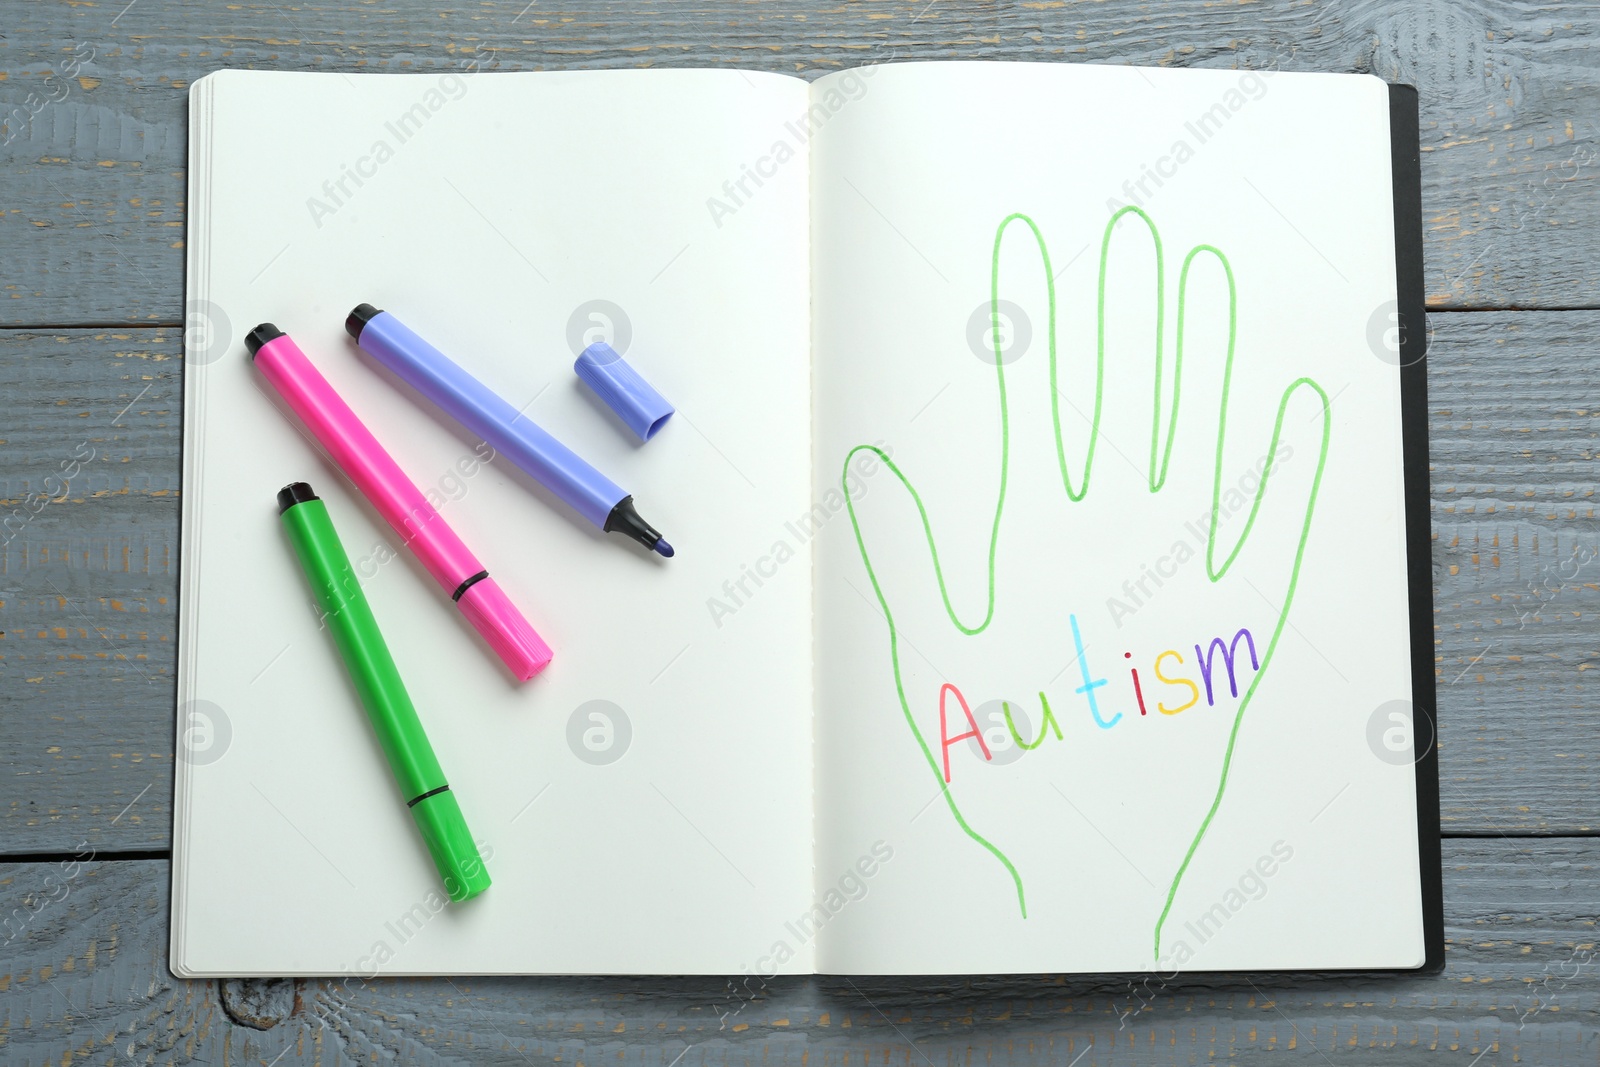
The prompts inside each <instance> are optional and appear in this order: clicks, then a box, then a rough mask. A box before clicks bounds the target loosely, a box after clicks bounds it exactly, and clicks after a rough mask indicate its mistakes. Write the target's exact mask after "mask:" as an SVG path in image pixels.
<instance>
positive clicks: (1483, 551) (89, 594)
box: [0, 0, 1600, 1067]
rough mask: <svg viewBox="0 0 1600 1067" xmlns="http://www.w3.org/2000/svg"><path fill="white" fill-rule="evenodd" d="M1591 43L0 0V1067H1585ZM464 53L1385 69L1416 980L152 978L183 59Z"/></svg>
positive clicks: (1167, 27)
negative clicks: (1429, 586) (1422, 773)
mask: <svg viewBox="0 0 1600 1067" xmlns="http://www.w3.org/2000/svg"><path fill="white" fill-rule="evenodd" d="M563 5H566V6H563ZM1597 44H1600V8H1597V7H1595V6H1579V5H1576V4H1569V5H1562V4H1540V3H1535V2H1532V0H1474V2H1472V3H1449V2H1446V0H1423V2H1420V3H1415V4H1391V3H1381V2H1377V0H1356V2H1324V0H1274V2H1272V3H1259V2H1257V3H1251V2H1241V3H1236V4H1235V3H1227V4H1223V3H1211V2H1209V0H1177V2H1173V3H1166V4H1159V5H1158V4H1154V3H1144V2H1135V0H1102V2H1097V3H1085V2H1081V0H1037V2H1027V3H1019V2H1002V0H932V2H929V0H909V2H908V3H903V4H902V3H898V2H894V0H863V2H857V0H845V2H841V3H833V4H822V3H813V2H809V0H778V2H768V3H757V2H754V0H691V2H686V3H681V4H672V5H659V6H651V5H649V4H646V5H638V6H634V5H625V4H622V3H610V2H607V0H533V2H531V3H530V2H528V0H473V2H472V3H471V4H466V5H462V6H460V7H457V8H443V9H440V8H437V7H434V6H432V5H428V4H423V3H419V2H416V0H385V2H383V3H378V2H374V0H362V2H359V3H332V2H326V0H301V2H295V0H263V2H256V0H240V2H237V3H230V4H227V5H226V6H223V5H215V6H213V5H207V4H201V3H198V2H196V0H133V2H132V3H127V2H126V0H110V2H109V3H98V2H95V3H91V2H89V0H65V2H60V3H31V2H30V3H24V2H22V0H0V124H4V125H5V127H6V128H5V130H4V131H3V132H0V159H3V160H4V167H3V169H0V390H3V398H4V399H3V402H0V405H3V406H0V498H3V499H0V631H3V632H0V714H3V719H0V764H3V768H4V773H3V774H0V924H3V930H0V938H3V946H4V947H3V950H0V1061H3V1062H5V1063H8V1064H9V1063H16V1064H35V1063H36V1064H44V1063H51V1064H58V1063H60V1064H64V1063H70V1062H78V1061H82V1062H89V1063H123V1062H140V1063H167V1062H206V1063H210V1062H215V1063H263V1064H266V1063H275V1064H284V1065H287V1064H298V1063H335V1062H345V1061H352V1062H353V1061H363V1062H366V1061H374V1062H376V1061H384V1062H390V1061H398V1062H419V1063H433V1062H453V1063H503V1064H518V1063H537V1064H545V1063H556V1062H560V1063H574V1064H585V1063H587V1064H628V1065H640V1067H650V1065H660V1067H668V1065H681V1067H698V1065H700V1064H724V1063H737V1064H762V1065H772V1067H790V1065H793V1067H806V1065H810V1067H822V1065H825V1064H828V1065H832V1064H839V1065H846V1064H856V1063H859V1064H863V1065H870V1064H895V1065H918V1064H928V1065H930V1067H933V1065H938V1067H944V1065H947V1064H987V1063H999V1064H1008V1063H1035V1062H1037V1063H1052V1064H1075V1065H1078V1067H1090V1065H1094V1064H1108V1063H1127V1064H1134V1063H1141V1064H1148V1063H1193V1062H1198V1061H1203V1060H1221V1059H1230V1060H1235V1061H1247V1062H1254V1061H1257V1060H1262V1059H1266V1058H1268V1057H1271V1056H1274V1055H1286V1056H1298V1057H1299V1058H1301V1059H1303V1060H1309V1061H1332V1060H1334V1059H1339V1060H1342V1061H1354V1062H1377V1061H1382V1062H1407V1063H1410V1062H1422V1061H1427V1062H1450V1063H1459V1064H1462V1065H1463V1067H1469V1065H1473V1064H1492V1063H1510V1062H1519V1063H1533V1064H1567V1063H1588V1064H1593V1063H1596V1062H1597V1061H1600V978H1597V965H1600V961H1597V960H1596V945H1595V941H1596V913H1597V911H1600V905H1597V891H1596V875H1597V871H1600V842H1597V841H1596V840H1595V835H1596V826H1597V823H1600V818H1597V814H1596V806H1597V805H1596V790H1595V787H1594V785H1593V784H1592V778H1593V777H1594V775H1595V773H1596V770H1597V768H1596V765H1595V761H1596V755H1597V754H1600V740H1597V737H1600V735H1597V726H1600V701H1597V700H1596V699H1595V698H1594V697H1593V696H1591V695H1590V693H1589V691H1588V689H1587V685H1586V683H1587V682H1588V681H1589V680H1590V678H1591V677H1592V676H1590V675H1588V674H1587V672H1588V671H1589V670H1590V669H1593V668H1597V667H1600V631H1597V630H1596V628H1595V626H1594V625H1593V624H1592V623H1591V621H1590V620H1591V619H1592V618H1593V617H1594V612H1595V611H1596V610H1597V609H1600V560H1597V558H1596V557H1597V556H1600V524H1597V522H1596V516H1595V496H1594V494H1595V489H1594V476H1593V474H1594V469H1595V468H1594V463H1595V451H1596V443H1597V422H1600V395H1597V392H1600V390H1597V387H1600V341H1597V340H1596V335H1597V332H1600V196H1597V195H1596V194H1597V190H1600V183H1597V180H1596V174H1597V173H1600V140H1597V125H1600V63H1596V61H1595V58H1594V53H1593V51H1592V50H1593V49H1594V48H1595V47H1596V45H1597ZM482 49H492V50H493V51H494V55H495V59H496V61H497V63H498V65H499V67H500V69H506V70H518V69H529V70H534V69H556V68H568V67H632V66H690V65H702V66H740V67H749V68H759V69H763V70H774V71H786V72H796V73H800V74H803V75H807V76H813V75H818V74H821V73H824V72H827V71H830V70H834V69H837V68H839V67H841V66H848V65H850V64H852V63H854V62H858V61H861V60H863V59H865V58H866V57H869V56H874V55H876V56H880V57H881V56H883V55H885V54H888V55H892V56H893V57H894V58H895V59H901V60H907V59H947V58H995V59H1032V60H1049V61H1076V62H1085V61H1087V62H1110V63H1140V64H1173V65H1186V66H1208V67H1228V68H1233V67H1239V68H1250V67H1264V66H1269V65H1276V66H1278V67H1280V68H1282V69H1288V70H1330V71H1364V72H1370V73H1373V74H1377V75H1380V76H1382V77H1384V78H1387V79H1390V80H1397V81H1406V82H1410V83H1413V84H1415V85H1417V86H1418V87H1419V89H1420V91H1421V98H1422V123H1423V131H1422V140H1423V153H1424V155H1423V184H1424V189H1423V198H1424V199H1423V203H1424V223H1425V231H1426V242H1427V245H1426V253H1427V289H1428V300H1429V306H1430V309H1431V325H1432V329H1433V331H1434V340H1433V347H1432V350H1431V354H1430V357H1429V365H1430V368H1429V376H1430V383H1429V388H1430V391H1431V405H1430V406H1431V410H1432V424H1431V433H1432V439H1433V455H1432V469H1433V476H1432V477H1433V485H1432V501H1433V529H1434V557H1433V559H1434V573H1435V580H1436V587H1435V590H1436V591H1435V604H1436V643H1437V648H1438V677H1439V686H1440V702H1441V707H1440V717H1441V719H1442V726H1441V731H1440V739H1439V746H1440V767H1441V776H1442V779H1443V781H1442V786H1443V790H1442V792H1443V810H1444V825H1445V830H1446V835H1447V840H1446V841H1445V847H1444V857H1445V859H1444V862H1445V916H1446V923H1447V930H1446V933H1447V937H1448V941H1449V965H1448V969H1447V970H1446V971H1445V973H1444V974H1443V975H1442V976H1440V977H1435V978H1410V979H1385V978H1374V979H1365V980H1363V979H1342V980H1338V981H1328V980H1305V981H1294V980H1287V979H1284V980H1273V981H1270V982H1260V981H1257V982H1250V981H1244V980H1239V981H1234V982H1227V983H1220V984H1219V983H1215V982H1213V983H1203V982H1198V981H1195V980H1180V981H1178V982H1175V983H1173V984H1171V985H1169V986H1167V987H1166V988H1164V989H1162V990H1160V991H1159V992H1158V993H1156V994H1154V995H1151V996H1146V997H1143V998H1141V997H1139V996H1135V995H1133V993H1132V992H1131V991H1130V990H1129V989H1128V988H1127V986H1126V985H1120V986H1119V985H1118V984H1116V983H1114V982H1110V983H1108V982H1102V983H1091V982H1084V981H1077V980H1066V979H1059V978H1026V979H1003V978H993V979H991V978H973V979H968V980H956V981H947V980H940V981H934V980H910V981H908V980H894V981H890V980H872V981H866V980H856V981H849V980H841V979H826V978H824V979H815V980H792V981H776V982H773V983H771V984H769V985H768V986H766V987H765V988H763V989H761V990H759V992H757V993H755V994H749V993H743V994H738V995H736V994H735V993H734V992H733V991H732V989H731V987H730V985H729V984H728V983H727V982H726V981H723V980H720V979H689V980H671V979H611V980H597V979H586V980H570V979H526V980H463V979H456V980H454V981H450V980H445V979H440V980H435V981H411V980H395V981H375V982H369V983H359V982H358V983H351V984H349V985H344V984H337V983H333V982H324V981H303V982H297V981H268V982H221V983H219V982H183V981H179V980H176V979H174V978H173V977H172V975H171V974H170V973H169V972H168V970H167V965H166V941H167V886H168V856H169V851H168V850H169V848H170V840H171V798H172V762H173V745H174V724H173V702H174V647H173V645H174V641H173V635H174V625H175V619H176V593H177V582H176V537H177V528H178V493H179V476H178V472H179V427H180V398H181V383H182V367H183V361H182V352H181V342H182V333H183V329H184V323H185V318H184V301H183V247H184V228H183V226H184V189H185V186H184V165H185V133H186V131H185V101H186V97H187V90H188V86H189V84H190V83H191V82H192V81H194V80H195V79H196V78H199V77H200V76H201V75H203V74H205V73H207V72H208V71H211V70H215V69H217V68H218V67H223V66H240V67H263V68H285V69H295V70H386V71H405V70H421V71H427V70H441V71H442V70H445V69H454V68H455V66H456V64H457V62H458V59H459V57H460V56H461V55H463V54H470V53H472V52H473V51H475V50H482ZM1334 137H1335V135H1334V134H1333V132H1332V131H1330V140H1329V143H1330V146H1332V145H1334V144H1336V141H1335V140H1334ZM615 147H616V148H617V150H618V151H625V146H615ZM1305 299H1306V300H1307V301H1308V302H1309V301H1314V300H1316V299H1317V295H1316V293H1314V292H1308V293H1306V294H1305ZM1356 858H1358V857H1352V859H1356ZM238 921H240V922H249V921H251V919H250V916H249V915H243V914H242V915H240V916H239V920H238Z"/></svg>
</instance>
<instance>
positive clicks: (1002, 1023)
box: [0, 839, 1600, 1067]
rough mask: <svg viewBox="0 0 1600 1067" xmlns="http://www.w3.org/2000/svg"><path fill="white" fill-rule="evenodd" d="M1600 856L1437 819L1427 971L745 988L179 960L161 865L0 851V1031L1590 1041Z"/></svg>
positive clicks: (1185, 1056)
mask: <svg viewBox="0 0 1600 1067" xmlns="http://www.w3.org/2000/svg"><path fill="white" fill-rule="evenodd" d="M1597 876H1600V842H1596V841H1594V840H1591V839H1568V840H1537V839H1527V840H1520V841H1510V840H1492V841H1450V842H1446V845H1445V902H1446V903H1445V914H1446V936H1447V939H1448V964H1447V969H1446V971H1445V973H1444V974H1443V975H1440V976H1438V977H1433V978H1414V977H1401V978H1341V979H1322V980H1301V981H1295V980H1292V979H1286V978H1278V979H1262V980H1247V979H1232V980H1222V981H1215V980H1213V981H1202V980H1199V979H1194V978H1189V977H1186V976H1178V977H1177V978H1175V979H1173V980H1172V981H1170V982H1168V983H1165V984H1162V983H1161V982H1159V981H1152V982H1151V983H1150V984H1149V985H1148V986H1147V985H1146V984H1145V983H1143V982H1139V983H1130V982H1128V981H1127V980H1122V981H1120V982H1119V981H1115V980H1101V981H1085V980H1082V979H1072V980H1067V979H1063V978H1059V977H1051V976H1028V977H1005V976H991V977H975V978H955V979H934V978H918V979H885V978H856V979H847V978H830V977H822V978H816V979H800V978H796V979H785V980H781V981H776V980H775V981H770V982H767V983H765V984H764V985H763V984H762V983H761V982H760V981H759V980H755V979H752V980H750V982H749V990H748V991H744V990H743V987H742V986H739V985H735V984H734V983H733V982H731V981H728V980H722V979H710V978H687V979H675V978H599V979H595V978H586V979H562V978H547V979H539V978H525V979H470V978H456V979H428V980H420V979H386V980H374V981H365V980H363V979H362V978H361V977H360V976H359V975H356V974H352V975H351V976H350V977H348V978H346V979H331V980H328V979H324V980H305V981H294V980H271V981H250V982H232V981H230V982H215V981H204V982H184V981H179V980H177V979H174V978H173V977H172V975H171V974H170V973H169V972H168V970H167V966H166V943H167V924H166V921H165V918H166V909H167V877H168V875H167V865H166V863H164V862H161V861H121V862H106V861H91V862H87V863H84V864H81V865H78V866H76V867H72V866H69V865H63V864H58V863H25V864H10V865H7V866H6V867H4V868H3V869H0V916H3V917H5V921H6V922H9V923H10V926H9V928H7V929H5V931H4V934H3V935H0V936H5V937H7V938H8V941H7V944H6V952H5V963H4V964H0V1049H3V1050H4V1057H5V1059H6V1061H7V1062H8V1063H16V1064H42V1063H52V1064H54V1063H62V1062H67V1061H68V1060H69V1059H70V1060H72V1061H73V1062H86V1063H107V1064H110V1063H124V1062H129V1061H134V1062H141V1063H143V1062H160V1063H171V1062H206V1063H262V1064H266V1063H272V1064H277V1065H279V1067H290V1065H294V1064H313V1063H314V1064H325V1063H338V1062H372V1061H389V1060H393V1061H397V1062H405V1063H467V1062H470V1063H474V1064H507V1065H521V1064H528V1063H554V1062H563V1063H588V1064H608V1063H616V1064H628V1065H640V1067H643V1065H651V1067H668V1065H676V1067H707V1065H717V1067H723V1065H743V1064H751V1065H756V1064H759V1065H761V1067H832V1065H839V1067H843V1065H846V1064H859V1063H871V1064H888V1063H893V1064H923V1063H926V1064H930V1065H937V1067H944V1065H947V1064H968V1063H972V1062H984V1063H992V1064H997V1065H1002V1067H1003V1065H1007V1064H1034V1063H1037V1064H1056V1065H1065V1064H1068V1063H1071V1064H1074V1065H1075V1067H1094V1065H1105V1064H1140V1063H1156V1062H1159V1063H1196V1062H1205V1061H1209V1060H1213V1059H1228V1058H1234V1059H1245V1060H1250V1061H1254V1059H1256V1058H1259V1057H1262V1056H1265V1055H1268V1054H1271V1053H1273V1052H1287V1051H1291V1050H1292V1051H1295V1052H1299V1053H1301V1054H1302V1055H1306V1054H1310V1053H1311V1052H1312V1051H1313V1050H1315V1052H1316V1053H1318V1054H1320V1055H1319V1056H1318V1057H1316V1058H1330V1057H1333V1056H1334V1055H1336V1054H1340V1053H1343V1054H1345V1055H1346V1056H1353V1057H1354V1058H1355V1060H1356V1061H1357V1062H1361V1063H1393V1064H1415V1063H1433V1062H1438V1061H1440V1060H1447V1061H1449V1062H1454V1063H1459V1064H1463V1065H1464V1064H1467V1063H1470V1062H1474V1057H1479V1058H1480V1060H1479V1062H1482V1063H1509V1062H1520V1063H1533V1064H1570V1063H1593V1062H1595V1058H1596V1056H1597V1055H1600V978H1597V977H1596V968H1595V965H1594V964H1595V953H1596V948H1595V932H1596V931H1595V918H1594V915H1593V911H1594V909H1593V906H1592V904H1593V886H1594V883H1595V879H1596V877H1597ZM239 921H241V922H249V921H250V917H249V916H245V915H241V916H240V917H239ZM975 1053H976V1054H977V1055H976V1056H975V1055H974V1054H975Z"/></svg>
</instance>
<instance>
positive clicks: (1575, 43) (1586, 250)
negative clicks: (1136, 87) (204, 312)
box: [0, 0, 1600, 325]
mask: <svg viewBox="0 0 1600 1067" xmlns="http://www.w3.org/2000/svg"><path fill="white" fill-rule="evenodd" d="M5 31H6V32H5V36H4V37H3V38H0V125H5V126H7V129H6V130H5V131H4V132H3V133H0V141H5V143H3V144H0V160H3V161H4V162H5V163H6V164H7V167H6V169H5V170H4V171H3V172H0V205H4V206H3V207H0V262H3V263H4V264H5V267H4V277H3V278H0V286H3V288H0V294H3V296H0V323H10V324H13V325H43V324H49V325H78V324H98V323H156V322H160V323H177V322H179V321H181V320H182V318H183V310H182V264H183V260H182V255H183V252H182V249H183V239H184V233H183V213H182V211H183V198H184V146H185V115H186V111H185V106H186V97H187V90H188V86H189V85H190V84H191V83H192V82H193V81H194V80H195V79H197V78H199V77H202V76H203V75H204V74H206V73H208V72H210V71H212V70H216V69H218V68H220V67H224V66H235V67H255V68H271V69H288V70H343V71H374V70H379V71H426V70H447V69H452V70H453V69H456V68H457V66H458V64H459V63H460V62H461V61H462V60H463V58H465V57H468V56H471V55H475V54H477V55H484V54H492V60H491V62H492V63H493V64H494V66H495V67H496V68H497V69H502V70H553V69H565V68H574V67H601V68H616V67H648V66H739V67H747V68H754V69H760V70H770V71H778V72H784V73H793V74H799V75H802V76H806V77H812V76H816V75H819V74H822V73H826V72H828V71H831V70H836V69H839V68H841V67H845V66H850V65H856V64H860V63H865V62H872V61H890V60H892V61H905V60H930V59H955V58H962V59H1018V60H1038V61H1074V62H1108V63H1140V64H1162V65H1182V66H1207V67H1224V68H1235V67H1238V68H1251V69H1266V68H1277V69H1284V70H1331V71H1356V72H1364V73H1371V74H1376V75H1378V76H1380V77H1383V78H1386V79H1389V80H1393V81H1405V82H1411V83H1414V84H1416V85H1417V86H1418V87H1419V89H1420V91H1421V102H1422V125H1423V152H1424V160H1423V186H1424V188H1423V205H1424V215H1425V220H1424V224H1425V235H1426V241H1427V252H1426V259H1427V289H1428V293H1429V298H1430V301H1431V303H1432V304H1433V306H1435V307H1440V308H1442V307H1573V306H1584V307H1593V306H1596V305H1600V266H1597V263H1600V257H1597V256H1596V252H1597V250H1600V213H1596V212H1594V211H1593V210H1592V207H1591V205H1592V203H1593V201H1594V199H1595V189H1596V187H1597V180H1596V177H1595V175H1596V173H1597V170H1600V128H1597V126H1600V68H1597V67H1596V66H1595V64H1593V63H1592V62H1591V61H1590V60H1589V59H1588V58H1587V56H1588V51H1589V50H1590V49H1592V48H1594V47H1595V45H1596V44H1597V42H1600V9H1596V8H1594V7H1592V6H1583V7H1580V6H1576V5H1574V6H1570V7H1555V6H1547V5H1541V4H1536V3H1523V2H1493V0H1484V2H1472V3H1451V2H1448V0H1422V2H1417V3H1408V4H1404V5H1395V4H1391V3H1387V2H1384V0H1341V2H1308V3H1296V4H1292V5H1291V4H1283V5H1277V6H1273V7H1266V6H1263V5H1261V4H1256V3H1245V4H1213V3H1210V2H1209V0H1177V2H1173V3H1163V4H1160V5H1148V4H1142V3H1137V2H1134V0H1114V2H1109V3H1082V2H1070V3H1069V2H1066V0H1038V2H1013V3H980V2H976V0H935V2H933V3H922V2H918V3H911V4H905V5H897V4H893V3H890V2H889V0H862V2H850V3H842V4H835V5H818V4H814V3H809V2H806V0H762V2H756V0H685V2H674V3H670V4H669V3H661V2H659V0H658V2H657V3H653V4H632V3H624V2H621V0H587V2H583V3H577V2H575V0H563V2H562V3H560V4H559V5H558V6H554V7H552V6H548V5H546V4H535V5H532V6H530V5H528V4H527V3H526V0H480V2H476V3H474V4H472V5H470V6H467V7H463V8H460V9H453V10H452V9H447V10H437V9H435V7H434V6H433V5H429V4H425V3H422V2H420V0H405V2H404V3H399V4H390V5H385V6H382V7H379V6H376V5H372V4H362V5H358V6H353V7H352V6H350V5H347V4H344V3H338V2H333V0H316V2H308V3H298V4H294V5H287V4H281V3H277V2H275V0H260V2H252V3H238V4H228V5H216V4H208V3H203V2H201V0H170V2H163V0H141V2H139V3H137V4H134V5H132V6H128V5H127V4H125V3H124V2H122V0H111V2H109V3H91V2H86V0H84V2H72V3H39V4H21V3H15V2H12V3H9V4H7V5H6V27H5ZM91 50H92V53H93V54H92V58H88V59H87V60H83V58H82V57H84V56H85V55H87V54H88V53H89V52H90V51H91ZM30 100H31V101H33V102H34V103H36V104H38V105H39V109H38V110H37V113H35V114H32V115H29V114H28V112H29V111H30V110H32V107H31V105H30ZM17 108H21V109H22V110H21V111H16V110H14V109H17ZM7 114H10V115H11V116H12V118H11V120H8V119H7V118H6V116H7ZM8 138H9V140H7V139H8ZM605 148H607V149H612V148H615V149H616V150H617V151H622V149H621V147H620V146H605ZM1328 149H1329V158H1328V160H1321V161H1310V160H1308V161H1307V165H1324V166H1325V165H1329V161H1330V160H1332V161H1335V162H1336V160H1337V151H1338V133H1337V131H1329V137H1328ZM64 274H67V275H70V277H71V278H72V280H73V284H72V285H70V286H67V285H62V284H60V282H59V279H60V278H61V277H62V276H63V275H64Z"/></svg>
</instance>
